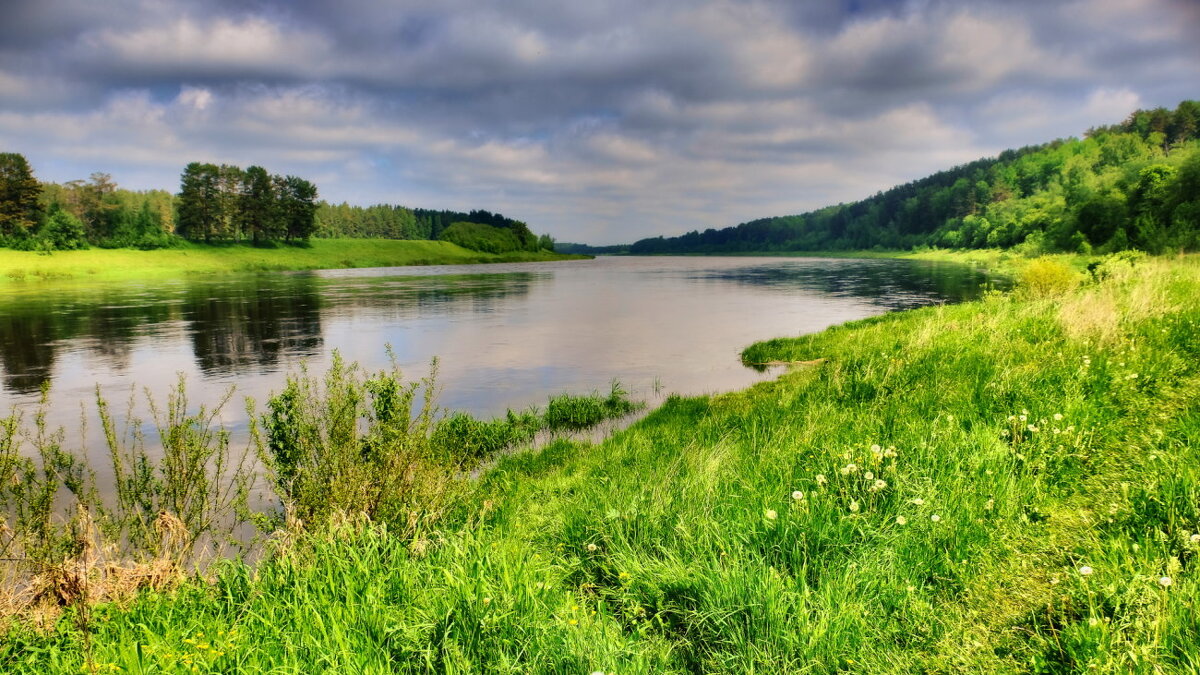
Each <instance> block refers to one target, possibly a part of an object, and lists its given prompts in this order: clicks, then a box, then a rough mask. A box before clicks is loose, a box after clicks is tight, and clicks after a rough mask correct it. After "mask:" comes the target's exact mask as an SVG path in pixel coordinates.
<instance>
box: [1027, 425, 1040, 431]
mask: <svg viewBox="0 0 1200 675" xmlns="http://www.w3.org/2000/svg"><path fill="white" fill-rule="evenodd" d="M1025 428H1026V429H1029V430H1030V431H1031V432H1036V431H1037V430H1038V428H1037V427H1035V426H1033V425H1032V424H1030V425H1029V426H1027V427H1025Z"/></svg>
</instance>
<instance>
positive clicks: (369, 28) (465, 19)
mask: <svg viewBox="0 0 1200 675" xmlns="http://www.w3.org/2000/svg"><path fill="white" fill-rule="evenodd" d="M0 14H2V15H3V21H0V151H3V152H20V153H22V154H24V155H25V156H26V157H27V158H28V159H29V161H30V163H31V165H32V166H33V168H34V171H35V173H36V175H37V176H38V178H40V179H41V180H44V181H56V182H63V181H68V180H72V179H77V178H87V177H88V176H89V175H90V174H91V173H92V172H95V171H102V172H106V173H109V174H111V175H112V177H113V179H114V180H115V181H116V182H117V183H118V184H119V185H120V186H121V187H125V188H130V189H167V190H171V191H173V192H174V191H178V186H179V174H180V172H181V171H182V169H183V167H184V165H186V164H187V163H188V162H192V161H205V162H215V163H228V164H236V165H240V166H243V167H245V166H249V165H253V164H258V165H261V166H264V167H266V168H267V169H268V170H269V171H271V172H272V173H278V174H294V175H299V176H302V177H304V178H307V179H309V180H312V181H313V182H315V183H316V184H317V185H318V188H319V190H320V196H321V197H322V198H323V199H326V200H328V201H331V202H342V201H347V202H350V203H351V204H359V205H368V204H374V203H390V204H402V205H405V206H410V207H423V208H438V209H454V210H470V209H477V208H478V209H487V210H490V211H498V212H501V213H503V214H505V215H507V216H510V217H514V218H517V219H520V220H523V221H525V222H527V223H529V225H530V227H531V228H532V229H533V230H534V231H535V232H538V233H549V234H551V235H553V236H554V237H555V238H556V239H558V240H559V241H573V242H582V243H590V244H613V243H627V242H632V241H634V240H636V239H639V238H642V237H646V236H654V235H658V234H665V235H674V234H680V233H683V232H686V231H689V230H693V229H700V230H703V229H706V228H709V227H716V228H720V227H726V226H729V225H735V224H737V223H740V222H744V221H747V220H752V219H755V218H760V217H766V216H777V215H787V214H794V213H802V212H804V211H808V210H812V209H814V208H820V207H822V206H826V205H829V204H834V203H838V202H845V201H852V200H855V199H860V198H863V197H867V196H870V195H871V194H874V193H875V192H877V191H879V190H885V189H887V188H889V187H891V186H893V185H896V184H899V183H904V182H907V181H909V180H913V179H916V178H920V177H922V176H925V175H928V174H930V173H932V172H935V171H938V170H941V169H946V168H949V167H951V166H953V165H956V164H961V163H964V162H968V161H971V160H973V159H977V158H979V157H985V156H989V155H995V154H996V153H998V152H1000V151H1001V150H1004V149H1006V148H1010V147H1021V146H1024V145H1031V144H1036V143H1042V142H1045V141H1048V140H1051V139H1053V138H1059V137H1066V136H1081V135H1082V134H1083V132H1084V131H1086V130H1087V129H1088V128H1089V127H1092V126H1096V125H1101V124H1111V123H1116V122H1119V121H1121V120H1123V119H1124V118H1125V117H1126V116H1128V114H1129V113H1130V112H1132V111H1133V110H1135V109H1138V108H1148V107H1156V106H1166V107H1174V106H1175V105H1176V104H1177V103H1178V102H1179V101H1181V100H1183V99H1188V98H1192V99H1195V98H1200V1H1198V0H1060V1H1049V0H1003V1H1000V0H967V1H961V0H960V1H957V2H950V1H938V0H914V1H912V2H896V1H885V0H810V1H805V2H798V1H795V0H779V1H771V0H761V1H760V0H736V1H735V0H728V1H724V0H715V1H708V0H612V1H609V2H605V1H602V0H592V1H589V2H562V1H561V0H505V1H503V2H497V1H496V0H401V1H397V2H380V1H378V0H341V1H339V2H336V3H334V2H321V1H318V0H205V1H202V2H201V1H195V2H189V1H187V0H106V1H105V2H96V1H95V0H6V1H5V2H4V3H3V6H2V8H0Z"/></svg>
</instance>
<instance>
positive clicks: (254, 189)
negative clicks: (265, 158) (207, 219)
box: [239, 166, 281, 244]
mask: <svg viewBox="0 0 1200 675" xmlns="http://www.w3.org/2000/svg"><path fill="white" fill-rule="evenodd" d="M239 205H240V209H239V215H240V218H239V221H240V224H241V229H242V233H243V234H249V235H250V237H251V238H252V239H253V240H254V243H255V244H260V243H262V242H263V241H270V240H272V239H276V238H278V235H279V234H280V229H281V228H280V227H279V223H280V220H279V209H278V208H277V207H278V204H277V203H276V199H275V181H273V180H272V179H271V174H269V173H267V170H266V169H264V168H262V167H261V166H252V167H250V168H248V169H246V173H245V175H244V176H243V177H242V192H241V199H240V200H239Z"/></svg>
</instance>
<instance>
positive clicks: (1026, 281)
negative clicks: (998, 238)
mask: <svg viewBox="0 0 1200 675" xmlns="http://www.w3.org/2000/svg"><path fill="white" fill-rule="evenodd" d="M1078 283H1079V275H1078V274H1076V272H1075V271H1074V270H1072V269H1071V268H1070V267H1068V266H1067V265H1064V264H1063V263H1061V262H1058V261H1057V260H1054V259H1052V258H1038V259H1036V260H1032V261H1030V262H1029V264H1027V265H1025V267H1024V268H1023V269H1022V270H1021V272H1020V274H1018V275H1017V292H1018V293H1019V294H1020V295H1021V296H1023V297H1027V298H1046V297H1053V296H1058V295H1063V294H1064V293H1067V292H1069V291H1070V290H1071V289H1072V288H1075V286H1076V285H1078Z"/></svg>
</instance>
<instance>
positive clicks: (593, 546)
mask: <svg viewBox="0 0 1200 675" xmlns="http://www.w3.org/2000/svg"><path fill="white" fill-rule="evenodd" d="M598 548H600V547H599V546H597V545H595V544H588V545H587V550H588V551H595V550H596V549H598Z"/></svg>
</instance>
